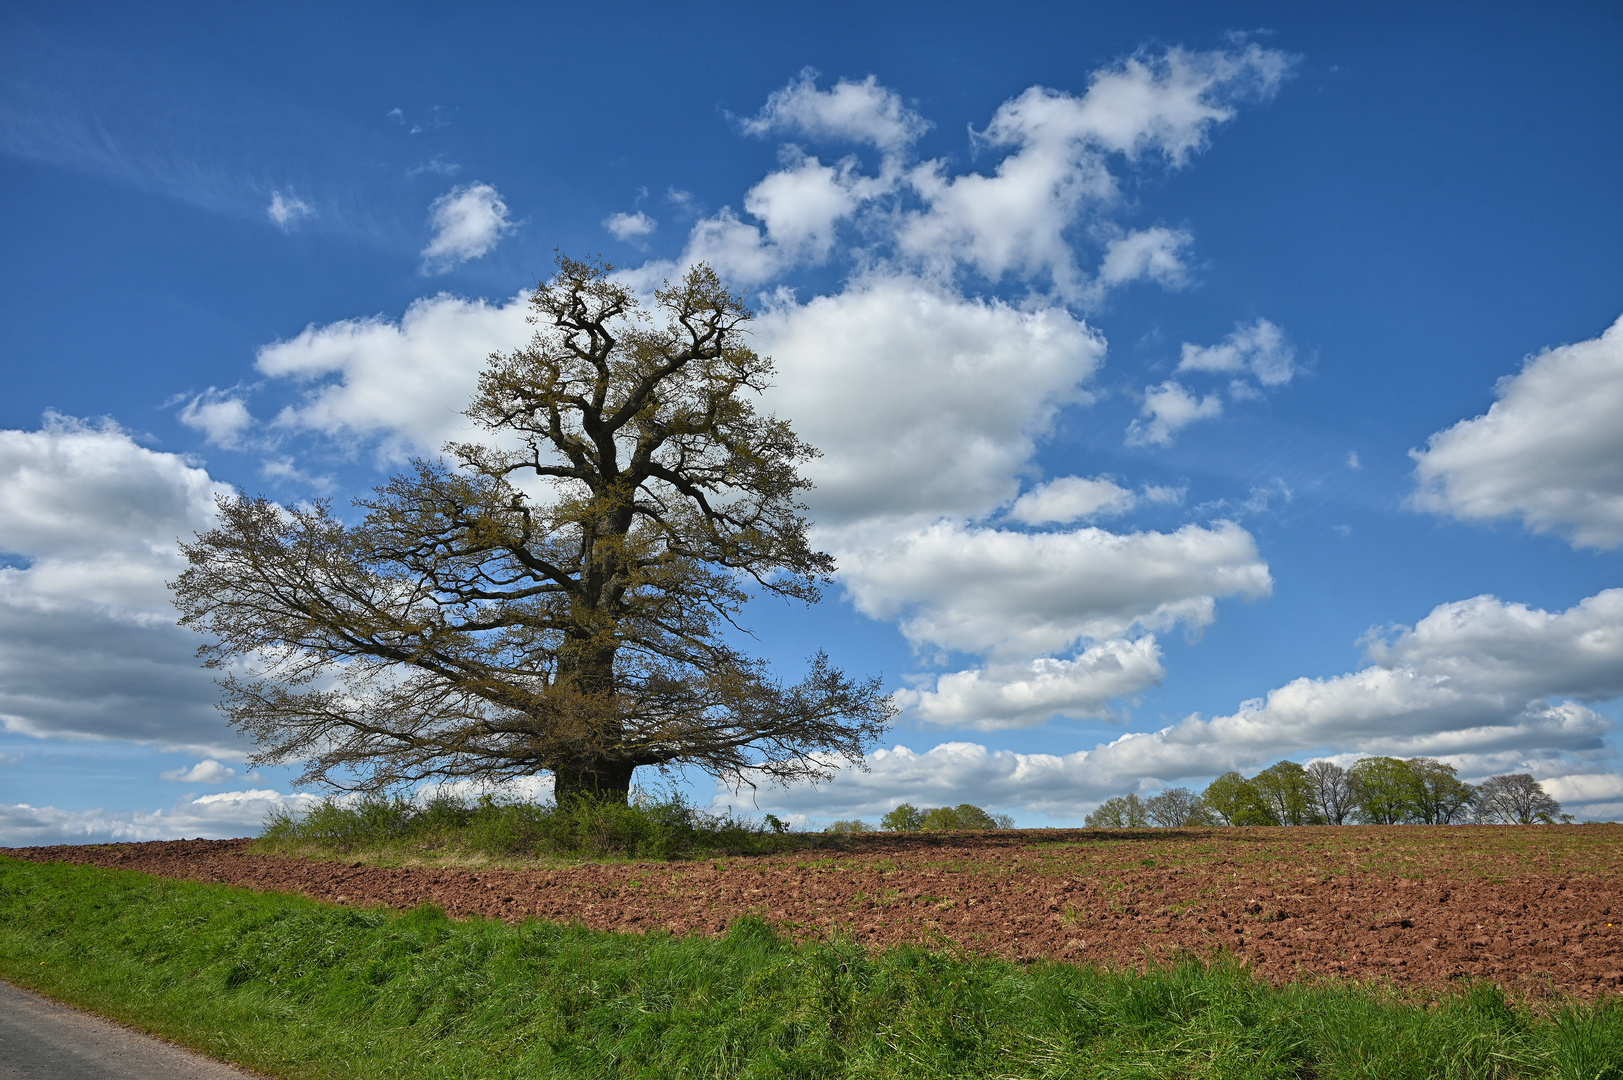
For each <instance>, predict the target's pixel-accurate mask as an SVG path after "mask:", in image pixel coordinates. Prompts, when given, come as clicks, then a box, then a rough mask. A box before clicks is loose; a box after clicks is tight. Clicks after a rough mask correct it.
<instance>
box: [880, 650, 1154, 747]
mask: <svg viewBox="0 0 1623 1080" xmlns="http://www.w3.org/2000/svg"><path fill="white" fill-rule="evenodd" d="M1163 674H1164V670H1163V668H1162V667H1161V650H1160V647H1159V646H1158V645H1157V644H1156V642H1155V635H1153V634H1145V635H1144V636H1142V637H1140V638H1137V639H1136V640H1126V639H1122V638H1116V639H1112V640H1109V641H1102V642H1099V643H1098V644H1096V645H1090V646H1088V647H1087V648H1086V649H1084V650H1082V651H1081V652H1080V653H1079V654H1077V655H1076V656H1075V657H1073V658H1071V659H1069V660H1064V659H1056V658H1054V657H1047V656H1041V657H1037V658H1036V659H1034V660H1029V661H1025V662H1018V663H1006V664H988V665H986V666H984V667H980V668H972V669H969V670H967V671H955V672H952V673H951V674H946V675H940V676H937V677H936V678H935V679H934V681H933V683H932V684H929V685H926V686H924V687H913V688H909V689H906V690H900V691H897V692H896V694H895V695H894V696H893V700H894V701H895V702H896V704H897V705H900V706H901V707H903V708H904V709H906V710H907V711H908V712H909V713H910V714H911V715H912V716H913V717H915V718H916V719H919V720H922V721H923V722H925V723H927V724H932V725H936V726H939V727H957V728H978V729H980V730H982V731H996V730H1000V729H1004V728H1017V727H1035V726H1037V725H1040V724H1045V723H1047V722H1048V721H1049V720H1052V719H1053V718H1054V717H1055V716H1071V717H1076V718H1078V719H1083V718H1088V717H1095V718H1102V717H1107V716H1110V715H1111V711H1110V703H1111V702H1112V701H1114V700H1115V699H1117V698H1120V697H1125V696H1128V695H1131V694H1136V693H1138V692H1139V691H1141V690H1143V689H1145V688H1146V687H1148V686H1150V685H1153V684H1154V683H1156V682H1159V681H1160V679H1161V676H1162V675H1163Z"/></svg>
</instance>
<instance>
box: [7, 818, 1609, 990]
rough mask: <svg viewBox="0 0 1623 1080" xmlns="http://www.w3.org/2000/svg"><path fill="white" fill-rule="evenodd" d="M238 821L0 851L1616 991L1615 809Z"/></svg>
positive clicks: (1044, 955)
mask: <svg viewBox="0 0 1623 1080" xmlns="http://www.w3.org/2000/svg"><path fill="white" fill-rule="evenodd" d="M251 844H252V841H249V840H175V841H160V842H152V843H134V844H105V845H78V846H60V847H37V848H13V849H0V850H4V852H5V853H6V854H8V855H13V856H16V857H18V858H23V859H31V860H36V861H51V860H65V861H68V862H74V863H82V864H89V865H95V866H105V867H116V868H120V869H129V870H139V871H143V872H145V873H149V874H156V875H160V876H166V877H175V878H187V879H191V880H194V881H206V882H223V883H227V884H231V885H239V886H245V887H248V888H253V889H274V890H280V891H284V892H292V893H302V894H303V895H305V896H309V897H312V898H314V899H317V900H322V901H327V902H331V903H337V904H349V905H355V906H372V905H386V906H388V907H392V908H400V909H409V908H413V907H416V906H418V905H419V904H423V903H433V904H437V905H439V906H440V907H442V908H444V909H445V911H446V912H447V913H448V914H450V915H451V916H452V917H466V916H472V915H483V916H489V917H493V918H499V919H504V920H507V921H512V922H516V921H520V920H523V919H527V918H542V919H550V920H557V921H564V922H576V923H580V924H583V925H585V926H588V927H591V928H593V929H597V930H610V931H618V932H622V933H645V932H650V931H653V932H662V933H663V932H670V933H678V934H694V933H696V934H720V933H722V932H723V931H724V930H725V929H726V927H727V926H728V925H729V924H730V923H732V922H733V921H734V920H736V919H738V918H739V917H740V916H743V915H750V914H753V915H757V916H760V917H761V918H763V919H765V920H766V921H768V922H769V923H772V924H774V925H776V926H778V927H780V928H781V929H783V930H784V931H785V932H786V933H788V934H790V935H792V936H795V937H808V936H822V935H845V936H847V937H849V938H852V939H855V940H857V941H861V942H864V943H866V944H868V945H870V946H873V947H883V946H886V945H891V944H896V943H900V942H913V943H919V944H924V945H929V946H933V947H945V948H962V949H966V950H969V951H972V952H981V953H989V954H994V955H998V956H1002V957H1005V958H1008V959H1012V960H1017V961H1028V962H1029V961H1034V960H1038V959H1059V960H1067V961H1074V962H1079V963H1092V964H1100V965H1106V966H1125V967H1139V968H1141V967H1143V966H1145V965H1146V964H1150V963H1156V962H1164V961H1170V960H1174V959H1176V958H1178V957H1179V956H1182V955H1186V954H1190V953H1193V954H1195V955H1197V956H1203V957H1204V956H1211V955H1214V954H1215V953H1217V952H1218V951H1220V950H1227V951H1229V952H1231V953H1233V954H1235V955H1237V956H1238V957H1240V958H1241V959H1242V961H1243V962H1244V963H1246V964H1248V965H1250V966H1251V967H1252V968H1254V969H1255V970H1256V971H1257V972H1258V973H1259V974H1261V975H1262V976H1263V977H1265V978H1268V979H1270V980H1273V981H1275V982H1286V981H1290V980H1294V979H1302V978H1315V977H1335V978H1353V979H1360V980H1375V981H1382V980H1385V981H1390V982H1392V983H1396V984H1400V985H1406V986H1414V987H1433V988H1440V987H1442V986H1446V985H1447V984H1449V983H1450V982H1451V981H1453V980H1460V979H1489V980H1492V981H1494V982H1497V983H1499V984H1501V985H1503V986H1505V987H1506V988H1507V989H1511V990H1516V991H1520V992H1523V993H1526V994H1530V995H1543V994H1548V993H1552V992H1554V993H1562V994H1570V995H1574V996H1577V997H1580V998H1595V997H1600V996H1608V995H1613V994H1617V993H1619V992H1620V991H1623V826H1620V825H1578V826H1536V827H1522V828H1516V827H1498V828H1495V827H1464V826H1447V827H1428V826H1408V827H1406V826H1359V827H1342V828H1330V827H1323V828H1269V829H1264V828H1250V829H1187V830H1163V829H1155V830H1110V831H1082V830H1021V831H1008V832H990V833H928V834H920V833H912V834H900V835H898V834H867V835H863V836H859V837H853V838H851V839H850V840H849V841H848V842H845V843H842V844H841V845H840V847H839V848H838V849H829V848H822V849H815V850H805V851H798V852H789V853H784V854H778V855H772V856H749V857H728V858H707V859H703V860H695V861H687V862H669V863H666V862H661V863H632V862H618V863H601V864H599V863H532V864H529V865H508V866H488V867H482V866H472V867H470V866H466V865H449V864H446V863H440V864H434V863H431V862H428V861H427V857H425V859H424V860H421V861H419V863H418V864H416V865H401V864H400V860H397V859H391V860H387V861H376V862H367V861H363V860H362V859H359V858H356V857H349V858H345V859H334V858H319V857H292V856H286V855H269V854H259V853H255V852H254V851H252V850H251Z"/></svg>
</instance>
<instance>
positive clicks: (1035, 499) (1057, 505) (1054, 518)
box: [1009, 476, 1165, 525]
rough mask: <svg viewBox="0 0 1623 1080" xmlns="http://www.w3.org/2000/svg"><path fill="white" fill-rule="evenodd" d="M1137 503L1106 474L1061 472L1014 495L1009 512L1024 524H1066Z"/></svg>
mask: <svg viewBox="0 0 1623 1080" xmlns="http://www.w3.org/2000/svg"><path fill="white" fill-rule="evenodd" d="M1160 490H1161V489H1157V492H1158V493H1159V491H1160ZM1161 501H1165V500H1164V499H1162V500H1161ZM1137 504H1138V496H1137V495H1134V494H1133V493H1132V492H1131V491H1129V490H1128V489H1126V488H1124V487H1122V486H1121V485H1120V484H1118V483H1116V482H1115V481H1114V480H1111V479H1109V478H1108V477H1102V476H1101V477H1094V478H1089V477H1086V476H1061V477H1058V478H1057V479H1054V480H1050V481H1048V483H1046V484H1038V485H1037V486H1036V487H1034V488H1032V489H1031V490H1030V491H1028V492H1026V493H1025V494H1024V495H1022V496H1020V497H1019V498H1018V499H1016V500H1015V501H1014V505H1013V506H1011V507H1010V508H1009V516H1010V517H1011V518H1013V519H1014V520H1016V521H1020V522H1024V523H1025V524H1027V525H1046V524H1058V525H1067V524H1069V523H1071V522H1073V521H1079V520H1081V519H1083V518H1091V517H1104V516H1109V515H1113V514H1125V513H1127V511H1129V510H1131V509H1132V508H1133V507H1134V506H1136V505H1137Z"/></svg>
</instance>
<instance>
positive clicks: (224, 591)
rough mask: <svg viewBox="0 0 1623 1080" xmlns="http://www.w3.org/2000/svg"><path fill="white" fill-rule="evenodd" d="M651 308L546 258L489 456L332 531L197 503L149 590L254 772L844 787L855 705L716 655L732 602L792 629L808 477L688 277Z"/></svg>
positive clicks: (819, 558)
mask: <svg viewBox="0 0 1623 1080" xmlns="http://www.w3.org/2000/svg"><path fill="white" fill-rule="evenodd" d="M656 298H657V299H656V307H657V315H658V316H659V319H658V320H655V319H654V318H651V317H650V316H649V315H648V313H646V312H644V311H642V310H640V309H639V305H638V302H637V300H636V299H635V297H634V296H633V295H632V294H631V292H630V290H629V289H627V288H626V287H625V286H623V285H621V284H619V283H617V282H615V281H614V280H613V279H612V278H611V276H610V268H609V267H608V266H606V265H602V264H596V263H587V262H578V261H575V260H571V259H568V258H564V257H560V258H559V260H558V273H557V275H556V276H555V277H554V278H553V279H552V280H551V281H549V282H544V283H543V284H542V285H541V286H540V287H539V288H537V290H536V291H535V293H534V295H533V296H532V298H531V305H532V307H533V314H532V316H531V321H532V322H533V323H534V324H535V325H536V327H537V329H536V333H535V336H534V338H533V340H532V341H531V343H530V345H529V346H528V347H526V348H523V349H518V350H516V351H514V352H511V353H508V354H505V355H495V356H492V357H491V359H490V363H489V365H488V366H487V367H486V369H485V371H484V374H483V375H482V376H481V377H480V380H479V389H478V392H477V394H476V395H475V397H474V400H473V403H472V405H471V406H470V407H469V408H468V410H467V414H466V415H467V416H468V418H469V419H470V420H471V421H472V422H473V424H474V425H475V426H476V427H478V428H481V429H483V430H484V431H486V432H489V433H490V434H491V436H492V438H491V439H490V440H489V441H486V442H470V443H456V444H450V445H448V446H446V447H445V451H446V453H447V455H448V456H449V458H450V461H449V462H447V461H444V460H437V459H436V460H419V461H416V462H414V463H413V467H412V469H411V470H410V471H409V472H408V473H406V474H403V475H399V476H396V477H394V478H393V479H392V480H390V481H389V482H388V483H387V484H385V485H383V486H382V487H380V488H378V489H377V490H376V492H375V493H374V494H373V496H372V497H371V498H370V499H367V500H362V501H360V502H359V503H358V505H359V507H360V509H362V510H363V511H365V517H364V520H363V521H361V522H360V523H359V524H356V525H348V524H345V523H344V522H342V521H340V520H339V518H338V517H337V516H336V515H335V514H334V513H333V511H332V509H331V507H330V506H328V505H327V504H324V503H318V504H316V505H314V506H312V507H309V508H296V509H291V510H290V509H284V508H282V507H279V506H276V505H274V504H273V503H271V502H269V501H268V500H266V499H263V498H253V497H249V496H247V495H244V494H240V493H239V494H237V495H234V496H231V497H228V498H224V499H221V500H220V501H219V518H218V523H217V524H216V525H215V527H214V528H212V529H210V530H208V531H207V532H205V533H202V534H201V535H199V536H198V537H197V538H196V540H195V541H193V542H192V543H189V544H183V545H182V550H183V551H184V553H185V555H186V558H187V560H188V564H189V565H188V568H187V570H186V571H185V572H184V573H183V574H181V575H180V578H179V579H178V580H177V581H175V582H174V583H172V588H173V590H174V593H175V601H176V605H177V607H178V608H179V609H180V611H181V615H182V617H181V623H182V624H183V625H187V626H191V627H193V628H195V629H197V630H199V631H202V632H204V633H206V634H208V635H209V641H208V643H207V644H205V645H204V646H203V647H202V649H201V650H200V654H201V656H202V657H203V658H204V661H205V663H206V664H208V665H209V666H212V667H216V668H221V669H224V670H226V671H227V672H228V674H227V675H226V677H225V678H224V679H223V680H222V681H221V685H222V687H223V689H224V697H223V702H222V708H223V709H224V711H225V712H226V714H227V716H228V717H229V718H230V719H231V721H232V723H233V724H234V725H235V726H236V727H237V728H238V729H239V730H241V731H242V732H243V733H244V734H246V735H248V736H249V737H250V738H251V739H253V740H254V741H255V742H256V743H257V744H258V747H259V750H258V753H257V754H256V755H255V756H254V758H253V759H252V762H253V763H254V764H280V763H284V762H291V761H302V762H304V763H305V771H304V773H303V775H302V776H301V777H300V778H299V781H300V782H301V783H323V784H326V785H329V786H331V787H335V788H341V789H343V788H348V789H361V790H373V791H376V790H387V789H389V788H393V787H396V786H399V785H403V784H406V783H410V782H414V781H418V780H422V779H427V778H430V777H436V778H441V779H455V778H473V779H478V780H483V781H497V780H503V779H508V778H513V777H521V776H529V775H535V774H539V773H542V772H551V773H552V774H553V776H554V779H555V789H554V790H555V795H556V798H557V799H558V801H559V802H560V803H563V802H565V801H569V800H572V799H575V798H577V797H591V798H598V799H609V800H614V801H616V802H621V803H623V802H625V800H626V799H627V796H628V793H629V791H630V787H631V779H632V773H633V772H634V770H636V769H638V768H642V767H648V766H652V767H657V768H666V767H674V766H678V765H691V766H694V767H697V768H698V769H700V770H702V771H704V772H708V773H710V774H712V775H714V776H717V777H720V778H722V779H724V780H726V781H728V782H734V783H738V782H742V783H752V782H753V778H764V779H767V780H770V781H777V782H789V781H795V780H802V779H819V778H823V777H827V776H828V775H830V773H831V771H832V769H833V768H834V763H835V762H837V761H838V760H840V759H844V760H845V761H847V762H850V763H852V764H855V765H857V766H859V767H860V766H861V764H862V761H863V754H864V752H865V750H866V749H867V747H868V746H870V745H871V744H872V742H873V740H875V739H876V738H877V737H878V735H879V734H880V733H881V732H882V731H883V730H884V728H885V726H886V724H887V723H888V721H889V720H890V718H891V716H892V715H893V712H894V709H893V707H892V706H891V705H890V703H889V699H888V698H887V697H886V696H885V695H884V694H883V693H882V692H881V689H880V684H879V682H878V680H877V679H868V680H861V681H853V680H851V679H848V678H847V677H846V676H845V675H844V674H842V673H841V672H839V671H838V670H836V669H835V668H833V667H832V666H831V665H830V664H829V663H828V661H827V659H826V657H824V656H822V655H818V656H817V657H815V658H813V660H812V662H811V665H810V672H809V674H808V675H807V677H806V678H805V679H804V680H803V681H801V682H800V683H798V684H797V685H794V686H784V685H782V684H780V683H779V682H778V681H777V680H776V679H774V678H773V677H772V675H771V673H770V671H769V670H768V669H767V668H766V666H765V663H764V662H763V661H761V660H759V659H757V658H754V657H750V656H747V655H745V654H743V653H741V652H739V651H738V650H736V649H735V648H734V647H733V646H732V645H731V644H729V642H728V640H727V639H726V637H725V636H724V633H723V632H724V631H725V630H726V629H727V628H728V626H729V625H730V624H732V623H733V621H734V619H735V617H736V616H737V615H738V613H739V611H740V609H741V607H742V605H743V604H744V602H745V601H746V600H747V599H748V595H749V592H748V590H747V589H746V587H745V586H746V585H747V586H749V588H750V589H755V590H760V591H763V592H766V593H772V594H776V595H778V596H782V597H786V598H790V599H795V600H801V601H807V602H811V601H814V600H816V599H817V596H818V591H819V583H820V582H822V581H824V580H826V579H827V577H828V575H829V574H830V573H831V572H832V570H833V568H834V563H833V560H832V559H831V558H830V557H829V556H828V555H827V554H825V553H823V552H820V551H817V550H815V549H813V548H812V547H811V546H810V545H809V543H808V542H807V536H806V531H807V527H808V522H807V521H806V519H805V517H804V516H803V513H804V509H805V508H804V507H803V506H802V505H801V504H800V502H799V501H797V500H798V496H799V493H800V492H801V491H803V490H804V489H805V488H807V487H808V486H809V482H808V481H807V480H805V479H804V478H803V477H802V476H801V475H800V473H799V472H798V466H799V464H800V463H802V462H804V461H806V460H807V459H809V458H811V457H812V456H814V455H815V453H816V451H815V450H814V449H813V448H811V447H809V446H807V445H806V444H805V443H803V442H801V441H800V440H799V439H798V438H797V437H796V436H795V434H794V432H793V431H792V430H791V429H790V427H789V425H788V424H787V423H785V422H784V421H782V420H779V419H777V418H775V417H772V416H762V415H759V414H758V413H756V412H755V410H754V407H753V405H752V403H751V397H752V396H753V395H755V394H757V393H758V392H759V391H760V390H761V389H762V388H763V387H765V386H766V385H768V382H769V380H770V377H771V374H772V365H771V362H770V361H769V360H768V359H766V358H765V357H761V356H758V355H757V354H756V353H755V352H754V351H753V350H752V349H750V348H749V346H748V344H747V342H746V337H745V332H746V324H747V323H748V321H749V319H750V313H749V311H748V310H747V309H746V308H745V307H744V305H743V303H742V302H741V301H740V300H739V299H738V298H737V297H736V296H734V295H733V294H732V293H731V292H729V291H728V290H727V289H726V288H725V287H724V286H723V285H722V284H721V282H720V281H719V280H718V279H717V277H716V275H715V274H714V273H712V272H711V271H710V270H709V269H708V268H707V267H704V266H699V267H696V268H694V269H693V270H691V271H690V272H689V273H688V274H687V275H686V277H684V278H683V279H682V280H681V281H680V282H678V283H676V284H674V285H667V286H666V287H665V288H664V289H662V290H660V291H659V292H658V293H657V294H656Z"/></svg>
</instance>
